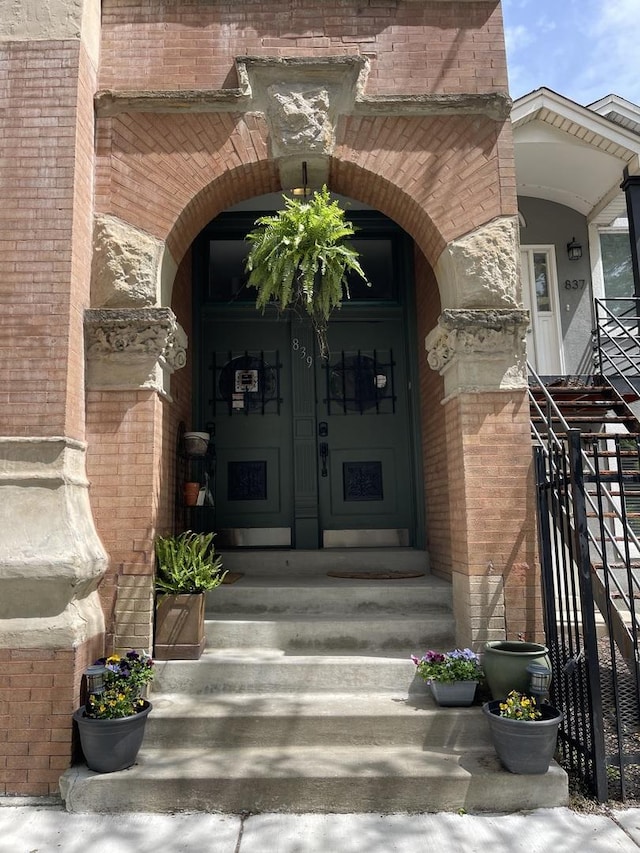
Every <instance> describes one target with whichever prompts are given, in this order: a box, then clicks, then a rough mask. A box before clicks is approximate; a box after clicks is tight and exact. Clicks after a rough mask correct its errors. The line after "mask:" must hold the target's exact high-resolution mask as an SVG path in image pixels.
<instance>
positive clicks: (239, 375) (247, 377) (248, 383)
mask: <svg viewBox="0 0 640 853" xmlns="http://www.w3.org/2000/svg"><path fill="white" fill-rule="evenodd" d="M235 391H236V394H237V393H243V394H247V393H248V394H257V393H258V371H257V370H236V382H235ZM234 396H235V395H234Z"/></svg>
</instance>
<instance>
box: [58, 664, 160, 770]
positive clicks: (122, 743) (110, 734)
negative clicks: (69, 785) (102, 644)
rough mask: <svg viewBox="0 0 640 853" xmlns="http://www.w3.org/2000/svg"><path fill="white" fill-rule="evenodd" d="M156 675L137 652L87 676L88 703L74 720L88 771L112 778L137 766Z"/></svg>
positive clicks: (94, 668)
mask: <svg viewBox="0 0 640 853" xmlns="http://www.w3.org/2000/svg"><path fill="white" fill-rule="evenodd" d="M154 674H155V672H154V667H153V661H152V659H151V658H150V657H149V655H147V654H145V653H144V652H137V651H134V650H132V651H130V652H127V653H126V654H125V655H122V656H120V655H111V656H110V657H108V658H100V659H99V660H97V661H96V662H95V664H94V665H93V666H92V667H90V668H89V669H88V670H87V700H86V702H85V704H84V705H82V706H81V707H80V708H78V710H77V711H75V713H74V715H73V719H74V720H75V721H76V723H77V724H78V731H79V733H80V744H81V746H82V752H83V753H84V757H85V760H86V762H87V766H88V767H89V769H90V770H95V771H96V772H98V773H113V772H114V771H116V770H125V769H126V768H127V767H131V765H132V764H133V763H134V762H135V760H136V757H137V755H138V751H139V749H140V747H141V745H142V738H143V737H144V729H145V725H146V722H147V716H148V714H149V711H151V708H152V706H151V703H150V702H148V701H147V700H146V699H145V698H144V697H143V693H144V691H145V688H146V685H147V684H149V683H150V682H151V681H152V679H153V676H154Z"/></svg>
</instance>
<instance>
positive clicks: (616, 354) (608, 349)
mask: <svg viewBox="0 0 640 853" xmlns="http://www.w3.org/2000/svg"><path fill="white" fill-rule="evenodd" d="M593 303H594V308H595V329H594V331H593V334H592V338H593V346H594V364H595V367H596V370H597V371H598V372H599V373H600V375H601V376H604V377H607V378H609V379H610V380H611V379H614V380H615V379H617V380H619V381H620V382H621V383H622V385H624V386H626V387H627V389H628V391H629V392H630V393H631V394H633V395H634V396H635V397H638V396H639V395H638V389H637V387H636V385H634V384H633V382H632V381H631V379H630V376H635V377H638V376H639V374H640V315H639V312H640V299H638V298H637V297H635V296H629V297H621V298H618V299H594V300H593ZM615 307H618V308H619V309H620V310H619V311H617V312H615V313H614V311H613V310H612V309H613V308H615Z"/></svg>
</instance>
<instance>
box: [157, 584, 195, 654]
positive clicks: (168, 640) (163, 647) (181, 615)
mask: <svg viewBox="0 0 640 853" xmlns="http://www.w3.org/2000/svg"><path fill="white" fill-rule="evenodd" d="M204 604H205V596H204V593H194V594H191V595H159V596H158V599H157V602H156V630H155V646H154V653H153V656H154V657H155V658H156V660H198V658H199V657H200V655H201V654H202V652H203V651H204V647H205V644H206V637H205V633H204Z"/></svg>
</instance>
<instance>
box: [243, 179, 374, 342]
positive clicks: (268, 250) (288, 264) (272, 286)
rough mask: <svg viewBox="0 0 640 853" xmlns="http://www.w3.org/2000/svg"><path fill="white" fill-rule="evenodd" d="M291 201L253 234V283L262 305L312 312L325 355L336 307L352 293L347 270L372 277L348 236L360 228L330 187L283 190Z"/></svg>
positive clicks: (260, 221)
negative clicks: (299, 193)
mask: <svg viewBox="0 0 640 853" xmlns="http://www.w3.org/2000/svg"><path fill="white" fill-rule="evenodd" d="M283 198H284V202H285V207H284V209H283V210H280V211H278V213H276V214H273V215H271V216H261V217H260V218H259V219H257V220H256V222H255V228H254V230H253V231H251V232H250V233H249V234H247V240H248V242H249V243H250V244H251V248H250V250H249V254H248V256H247V261H246V271H247V272H248V273H249V279H248V282H247V284H248V285H249V286H250V287H255V288H256V289H257V291H258V296H257V299H256V307H257V308H261V309H262V310H263V311H264V309H265V308H266V306H267V305H269V304H270V303H275V304H276V305H277V306H278V307H279V308H280V310H281V311H286V310H287V309H288V308H293V309H297V310H301V311H303V312H306V313H307V314H308V315H309V316H310V317H311V322H312V324H313V327H314V329H315V332H316V336H317V339H318V344H319V347H320V355H321V356H322V357H323V358H327V357H328V347H327V325H328V322H329V316H330V315H331V312H332V311H333V310H334V309H335V308H338V307H340V304H341V302H342V299H343V297H346V298H347V299H348V298H349V287H348V281H347V275H348V273H349V272H353V273H356V274H357V275H359V276H360V277H361V278H362V279H363V280H364V281H365V282H366V283H367V284H369V282H368V281H367V277H366V276H365V274H364V271H363V269H362V267H361V265H360V262H359V260H358V258H359V255H358V252H357V251H356V250H355V249H354V248H353V247H351V246H349V245H348V244H347V243H345V240H346V239H347V238H348V237H351V236H352V235H353V234H354V233H355V232H354V228H353V226H352V225H351V223H349V222H347V221H346V220H345V217H344V210H343V209H342V208H341V207H340V205H339V204H338V202H337V201H331V197H330V195H329V190H328V189H327V187H326V186H323V188H322V190H320V191H317V192H314V193H313V195H312V196H311V198H310V199H306V200H304V199H291V198H287V197H286V196H283Z"/></svg>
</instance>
